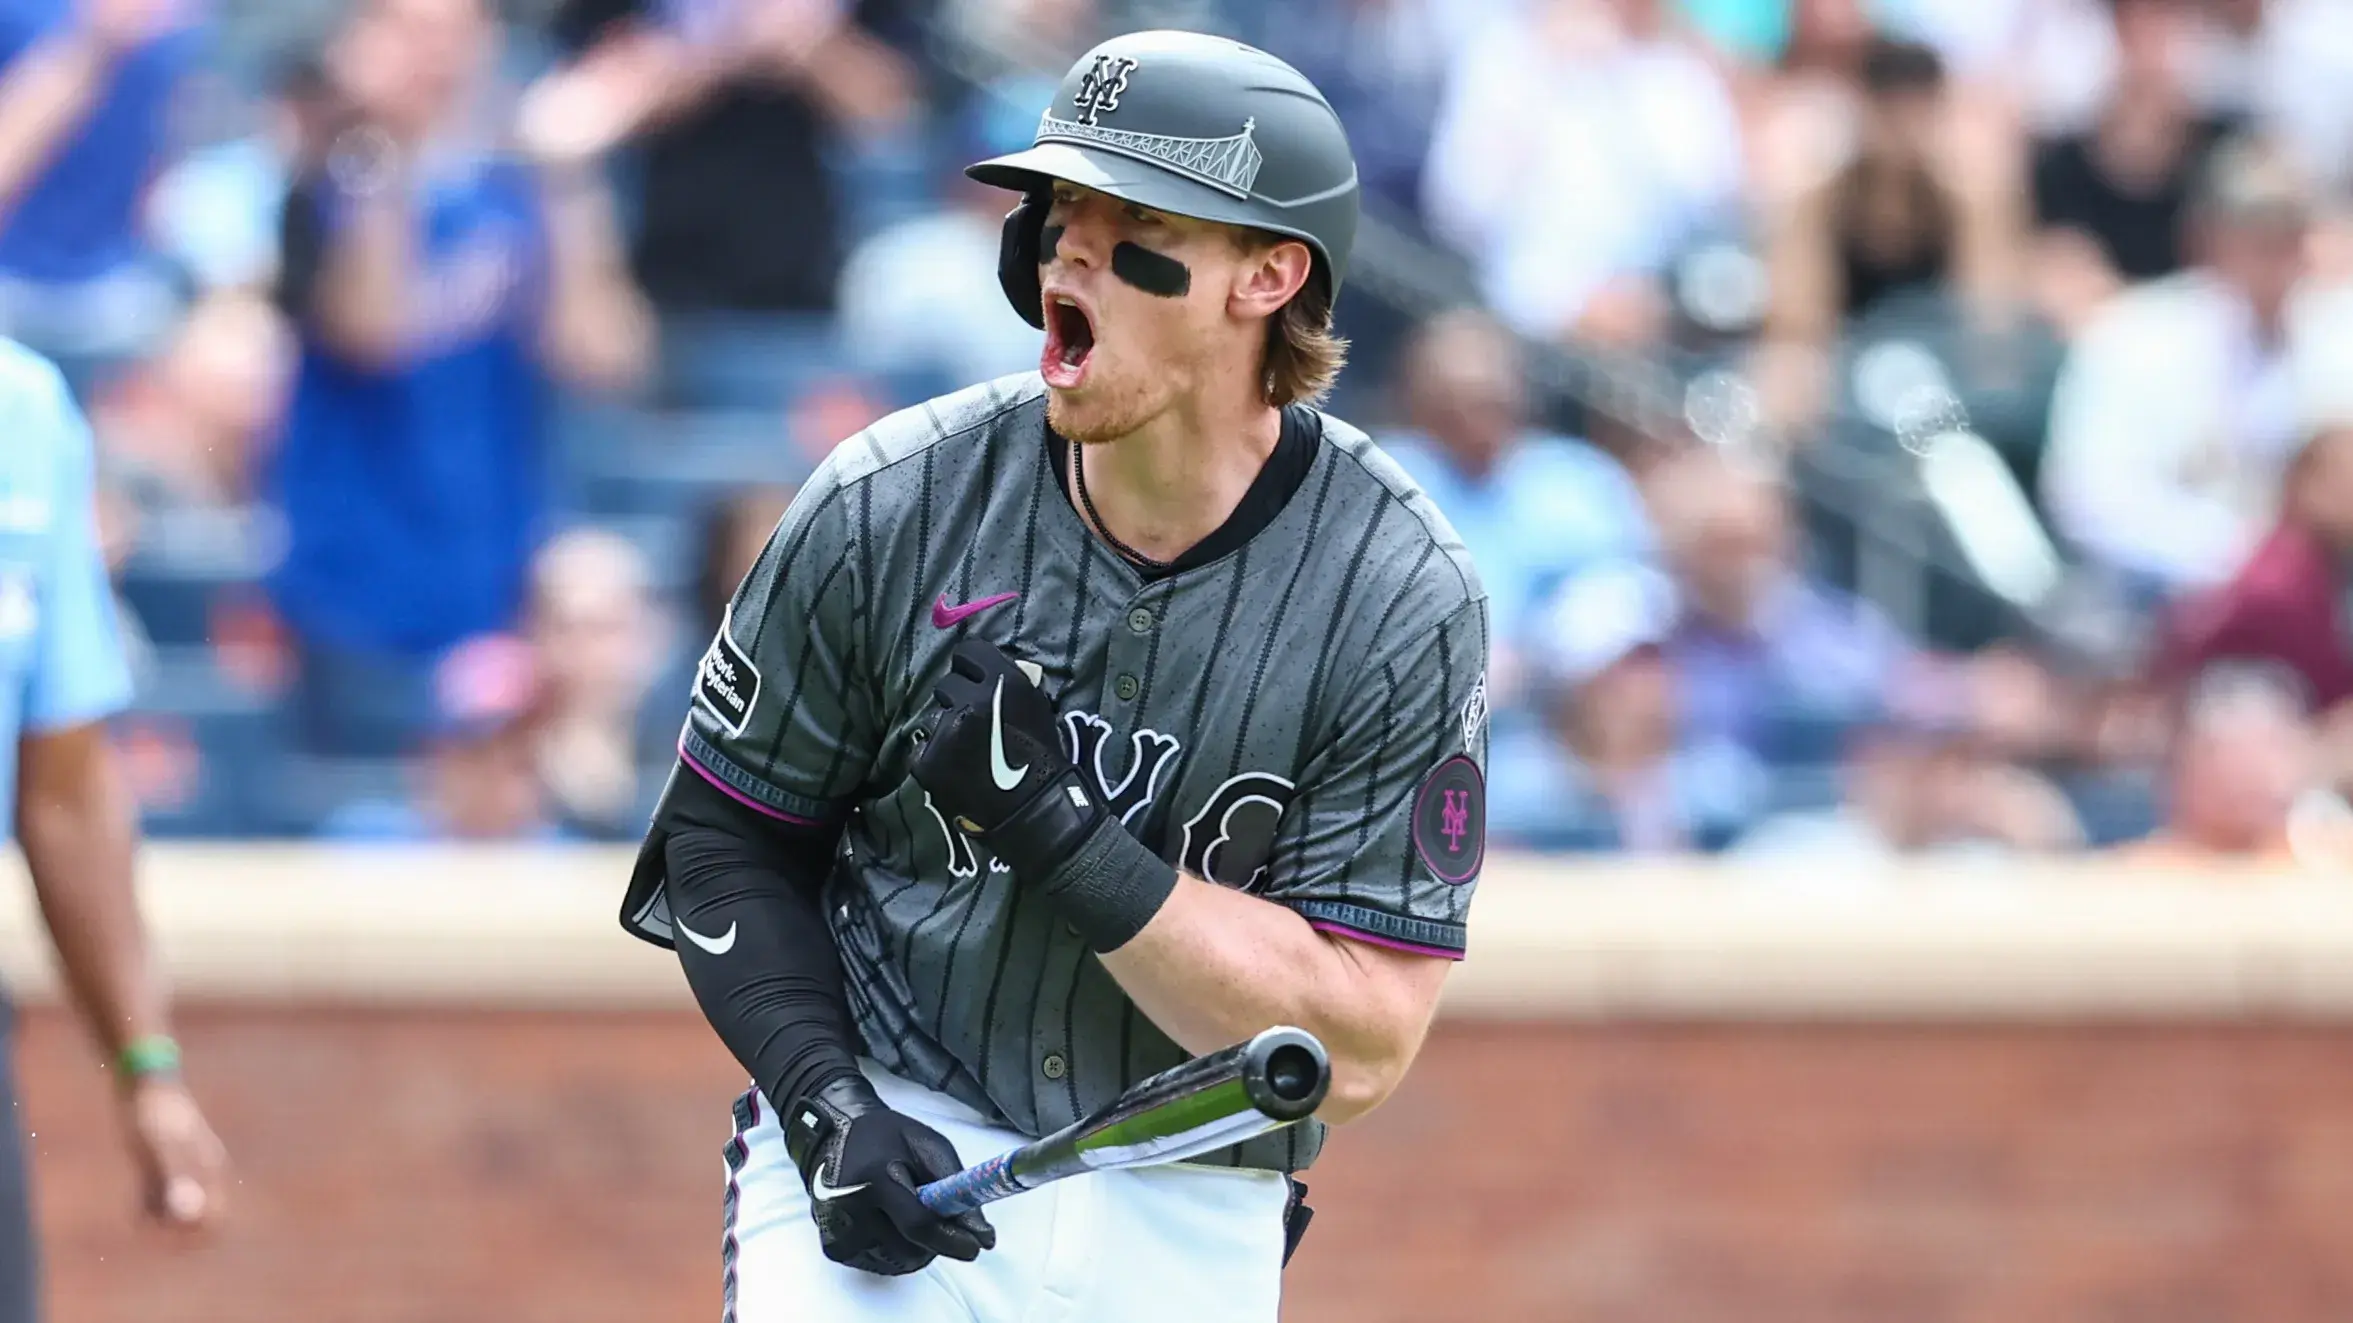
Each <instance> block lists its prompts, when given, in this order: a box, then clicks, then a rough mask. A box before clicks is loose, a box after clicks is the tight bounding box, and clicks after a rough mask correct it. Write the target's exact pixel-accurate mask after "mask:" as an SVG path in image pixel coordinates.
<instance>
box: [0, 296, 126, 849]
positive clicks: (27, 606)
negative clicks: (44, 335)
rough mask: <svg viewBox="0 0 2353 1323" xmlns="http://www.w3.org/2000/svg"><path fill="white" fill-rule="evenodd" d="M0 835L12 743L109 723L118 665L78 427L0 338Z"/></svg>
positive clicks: (91, 477)
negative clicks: (0, 439)
mask: <svg viewBox="0 0 2353 1323" xmlns="http://www.w3.org/2000/svg"><path fill="white" fill-rule="evenodd" d="M0 436H4V437H6V438H7V440H6V441H5V442H4V443H0V804H4V805H9V806H11V809H10V811H9V812H7V813H0V839H6V838H7V837H8V836H10V835H11V834H12V832H11V830H10V826H11V824H12V823H13V822H14V812H13V806H14V805H15V803H16V755H17V743H18V739H19V737H20V736H22V735H24V734H27V733H34V734H37V733H39V732H42V731H47V730H59V729H63V728H65V727H69V726H77V725H80V724H82V723H84V722H88V721H96V720H100V719H102V718H105V717H109V716H112V715H113V714H114V713H116V712H117V711H119V710H121V709H122V708H123V707H124V706H125V705H126V704H128V703H129V702H130V700H131V672H130V663H129V661H128V660H127V659H126V658H125V656H124V653H123V646H122V637H121V634H120V632H119V628H118V622H117V621H116V619H115V608H114V592H113V590H112V588H111V586H110V585H109V584H108V583H107V578H106V558H105V556H104V555H103V554H102V553H101V552H100V550H99V546H98V531H97V513H98V511H97V495H96V490H95V483H96V471H95V470H96V463H97V461H96V456H95V453H94V449H93V446H92V444H91V439H90V429H89V427H88V425H87V424H86V423H85V422H84V421H83V419H82V413H81V410H80V408H79V407H77V406H76V405H75V403H74V400H73V397H72V395H70V394H68V393H67V391H66V385H65V379H64V377H63V376H62V375H60V374H59V372H58V370H57V369H56V368H55V367H54V366H52V365H51V364H50V363H48V362H47V361H45V360H44V359H42V358H41V357H40V356H39V355H37V354H35V353H33V352H32V351H31V350H29V349H26V348H24V347H23V346H21V345H19V344H16V343H15V342H13V341H7V340H0Z"/></svg>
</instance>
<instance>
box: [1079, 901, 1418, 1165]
mask: <svg viewBox="0 0 2353 1323" xmlns="http://www.w3.org/2000/svg"><path fill="white" fill-rule="evenodd" d="M1368 957H1369V958H1368ZM1102 961H1103V968H1104V969H1105V970H1106V971H1108V972H1109V973H1110V974H1111V976H1112V977H1113V978H1115V979H1117V980H1118V981H1119V984H1120V986H1121V987H1122V988H1124V989H1126V991H1127V994H1128V996H1129V997H1130V998H1132V999H1133V1000H1134V1001H1135V1003H1136V1006H1137V1008H1138V1009H1140V1010H1142V1011H1143V1012H1144V1014H1145V1015H1147V1016H1149V1017H1151V1020H1152V1022H1153V1023H1154V1024H1156V1025H1158V1026H1159V1027H1160V1029H1161V1031H1162V1032H1164V1033H1166V1034H1167V1035H1168V1036H1169V1037H1171V1038H1173V1039H1175V1040H1176V1041H1177V1043H1179V1044H1180V1045H1182V1046H1183V1047H1184V1048H1185V1049H1187V1050H1188V1051H1191V1052H1194V1053H1204V1052H1212V1051H1215V1050H1217V1049H1218V1048H1221V1047H1225V1046H1227V1045H1229V1044H1232V1043H1236V1042H1240V1041H1241V1040H1243V1039H1246V1038H1248V1037H1250V1036H1251V1035H1252V1034H1255V1033H1258V1032H1259V1031H1260V1030H1263V1029H1265V1028H1266V1027H1268V1026H1269V1025H1274V1024H1292V1025H1297V1026H1299V1027H1300V1028H1302V1029H1305V1030H1307V1031H1308V1032H1310V1033H1313V1034H1314V1035H1315V1036H1316V1037H1318V1038H1319V1039H1321V1040H1323V1043H1324V1046H1325V1048H1326V1049H1327V1050H1328V1051H1329V1052H1330V1053H1331V1059H1332V1089H1331V1094H1330V1097H1329V1099H1328V1101H1326V1102H1325V1104H1324V1106H1323V1107H1322V1108H1321V1109H1320V1110H1319V1111H1318V1112H1317V1115H1318V1116H1319V1117H1320V1118H1321V1119H1323V1120H1325V1121H1328V1122H1331V1123H1333V1124H1339V1123H1342V1122H1346V1121H1350V1120H1354V1119H1355V1118H1356V1117H1359V1116H1362V1115H1363V1114H1365V1113H1366V1112H1369V1111H1371V1110H1372V1109H1373V1108H1375V1107H1377V1106H1379V1105H1380V1104H1381V1102H1382V1101H1383V1100H1384V1099H1386V1098H1387V1097H1388V1096H1389V1093H1390V1091H1391V1090H1393V1089H1394V1088H1396V1086H1397V1083H1398V1081H1399V1080H1400V1079H1402V1078H1403V1077H1404V1075H1405V1071H1406V1068H1407V1067H1408V1066H1409V1065H1411V1064H1412V1061H1413V1058H1414V1055H1415V1053H1417V1052H1418V1051H1419V1050H1420V1048H1421V1043H1422V1039H1423V1036H1424V1035H1425V1034H1426V1033H1427V1032H1428V1030H1429V1021H1430V1014H1431V1006H1432V1004H1433V1003H1434V1001H1435V991H1436V983H1437V981H1439V980H1442V979H1443V977H1444V974H1445V964H1444V962H1440V961H1435V960H1424V961H1419V962H1416V963H1415V964H1414V965H1412V966H1405V967H1399V966H1397V965H1396V964H1395V962H1391V961H1386V960H1381V959H1380V958H1379V957H1378V956H1374V955H1373V954H1372V952H1371V948H1368V947H1363V946H1359V945H1356V944H1353V943H1349V942H1346V941H1342V940H1337V939H1334V938H1331V937H1327V936H1325V935H1324V934H1323V933H1320V932H1318V931H1316V930H1315V929H1314V928H1313V927H1311V926H1309V924H1308V922H1307V920H1306V919H1304V918H1301V917H1300V916H1299V915H1298V914H1297V913H1295V912H1294V911H1292V910H1290V909H1287V908H1285V907H1284V906H1281V905H1277V904H1274V903H1272V902H1270V901H1266V900H1261V899H1259V898H1258V897H1256V896H1251V895H1246V894H1244V893H1242V892H1239V891H1235V890H1232V889H1231V888H1227V887H1221V886H1216V885H1214V884H1211V883H1208V882H1204V881H1202V880H1200V879H1199V878H1196V877H1192V876H1190V875H1181V876H1180V877H1179V879H1178V881H1177V886H1176V889H1175V890H1174V891H1172V892H1170V893H1169V896H1168V900H1167V903H1165V904H1164V905H1162V906H1161V908H1160V911H1159V913H1158V914H1156V915H1154V916H1153V919H1152V921H1151V922H1150V923H1149V924H1147V925H1145V927H1144V930H1143V931H1142V932H1140V933H1138V934H1136V936H1135V937H1134V939H1132V940H1130V941H1129V942H1127V943H1126V944H1124V945H1122V946H1121V947H1119V948H1118V949H1117V950H1115V951H1111V952H1109V953H1107V954H1105V955H1104V956H1103V957H1102Z"/></svg>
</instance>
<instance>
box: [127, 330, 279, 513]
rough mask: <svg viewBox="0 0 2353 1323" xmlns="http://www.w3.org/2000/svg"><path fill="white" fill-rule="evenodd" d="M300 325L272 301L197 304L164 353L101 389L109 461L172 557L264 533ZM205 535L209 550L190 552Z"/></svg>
mask: <svg viewBox="0 0 2353 1323" xmlns="http://www.w3.org/2000/svg"><path fill="white" fill-rule="evenodd" d="M294 355H295V345H294V342H293V337H292V333H291V330H290V328H289V327H288V326H287V324H286V322H285V320H284V319H283V318H282V317H280V316H279V315H278V313H277V311H276V309H275V308H273V307H272V306H271V305H270V303H269V302H268V301H267V299H266V298H265V297H263V296H262V295H260V294H241V293H222V294H218V295H215V296H214V297H211V298H209V299H207V300H205V301H204V302H202V303H200V304H198V305H197V306H196V307H195V308H193V309H192V310H191V311H190V313H189V316H188V318H187V319H186V320H185V321H183V322H182V323H181V324H180V326H179V329H178V330H177V331H176V332H175V333H174V334H173V336H172V339H171V341H170V342H169V343H168V344H167V345H166V346H165V347H164V349H163V351H162V352H161V353H159V354H157V355H155V356H154V357H153V358H150V359H148V360H147V361H145V362H143V363H141V364H140V365H139V366H138V367H137V368H135V369H133V370H131V371H130V372H128V373H127V374H125V375H124V376H123V377H122V378H120V379H119V380H118V381H117V382H116V384H114V385H113V386H111V387H109V388H108V389H106V390H105V391H103V392H101V393H100V394H99V396H98V398H97V399H96V400H95V401H94V402H93V404H92V406H91V419H92V423H93V425H94V426H95V427H96V429H97V431H98V434H99V436H100V438H101V439H102V440H103V441H104V443H105V446H106V451H107V457H108V460H109V462H110V463H111V464H112V465H113V467H114V468H115V470H116V472H117V474H118V476H119V478H120V479H121V481H122V482H123V483H124V484H125V486H126V489H127V491H128V494H129V495H130V496H131V497H132V498H133V499H134V500H135V501H136V502H137V503H138V505H139V508H140V509H141V511H142V512H143V513H144V514H145V515H147V516H148V517H149V518H150V520H157V519H160V520H163V521H166V522H168V523H169V524H170V525H171V526H170V527H166V528H155V527H150V528H149V529H148V532H149V534H150V535H151V536H153V537H156V538H159V539H168V540H169V543H170V544H169V545H164V546H159V547H158V548H157V551H158V552H159V554H162V555H164V556H167V557H168V556H174V555H178V554H205V553H206V552H210V551H213V550H214V549H216V548H218V547H220V546H221V544H223V543H229V544H232V545H237V544H242V543H243V541H244V540H245V539H246V538H248V537H250V536H252V530H251V529H250V528H249V527H248V526H247V521H248V520H249V519H250V518H251V516H252V513H253V512H252V505H253V502H254V500H255V495H256V491H255V483H256V479H257V476H258V474H257V469H258V467H259V463H260V461H261V459H262V457H263V456H262V453H261V452H262V448H263V447H264V445H265V444H266V442H267V439H268V437H269V436H270V434H271V433H272V432H273V431H274V430H275V429H276V428H277V426H278V422H279V419H280V417H281V416H282V412H283V410H284V407H285V403H286V392H287V389H288V387H289V384H290V380H291V374H292V370H293V363H294ZM192 538H194V539H202V540H203V541H204V543H205V544H206V546H205V547H204V548H202V549H197V548H187V547H186V542H187V540H188V539H192Z"/></svg>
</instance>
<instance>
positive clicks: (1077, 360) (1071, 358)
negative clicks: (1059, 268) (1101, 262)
mask: <svg viewBox="0 0 2353 1323" xmlns="http://www.w3.org/2000/svg"><path fill="white" fill-rule="evenodd" d="M1094 353H1095V323H1094V321H1093V320H1092V319H1090V318H1089V317H1088V316H1087V313H1086V309H1084V308H1081V307H1080V306H1079V305H1078V304H1077V302H1076V301H1074V300H1072V299H1070V298H1068V297H1067V296H1064V295H1059V294H1057V295H1053V296H1050V297H1048V298H1047V300H1046V346H1045V351H1044V352H1043V353H1042V354H1040V355H1039V360H1038V368H1039V371H1040V372H1041V373H1042V374H1043V375H1044V376H1045V378H1046V384H1047V385H1049V386H1054V387H1056V388H1058V389H1062V390H1069V389H1070V388H1072V387H1074V386H1076V385H1078V384H1079V382H1081V381H1082V380H1084V379H1085V378H1086V375H1087V362H1088V360H1089V359H1091V358H1093V357H1094Z"/></svg>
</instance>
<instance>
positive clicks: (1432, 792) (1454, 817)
mask: <svg viewBox="0 0 2353 1323" xmlns="http://www.w3.org/2000/svg"><path fill="white" fill-rule="evenodd" d="M1413 848H1414V849H1416V850H1418V851H1420V852H1421V856H1422V862H1423V863H1425V864H1428V865H1429V866H1430V871H1431V872H1433V873H1436V874H1437V875H1438V878H1439V880H1440V881H1443V882H1451V883H1453V884H1454V885H1456V886H1461V885H1462V884H1464V883H1466V882H1469V881H1470V880H1471V879H1473V878H1475V877H1477V876H1478V875H1479V864H1480V861H1481V860H1483V859H1484V858H1485V857H1486V854H1487V781H1486V778H1485V777H1483V776H1481V775H1480V774H1479V765H1478V764H1477V763H1475V762H1473V761H1471V759H1470V758H1469V757H1468V756H1467V755H1464V754H1459V753H1458V754H1456V755H1454V756H1453V757H1451V758H1448V759H1447V760H1446V761H1444V762H1442V763H1440V764H1438V765H1437V766H1436V767H1433V768H1431V769H1430V774H1429V775H1428V776H1425V777H1423V778H1422V788H1421V790H1420V791H1419V792H1418V793H1417V794H1415V796H1414V801H1413Z"/></svg>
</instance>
